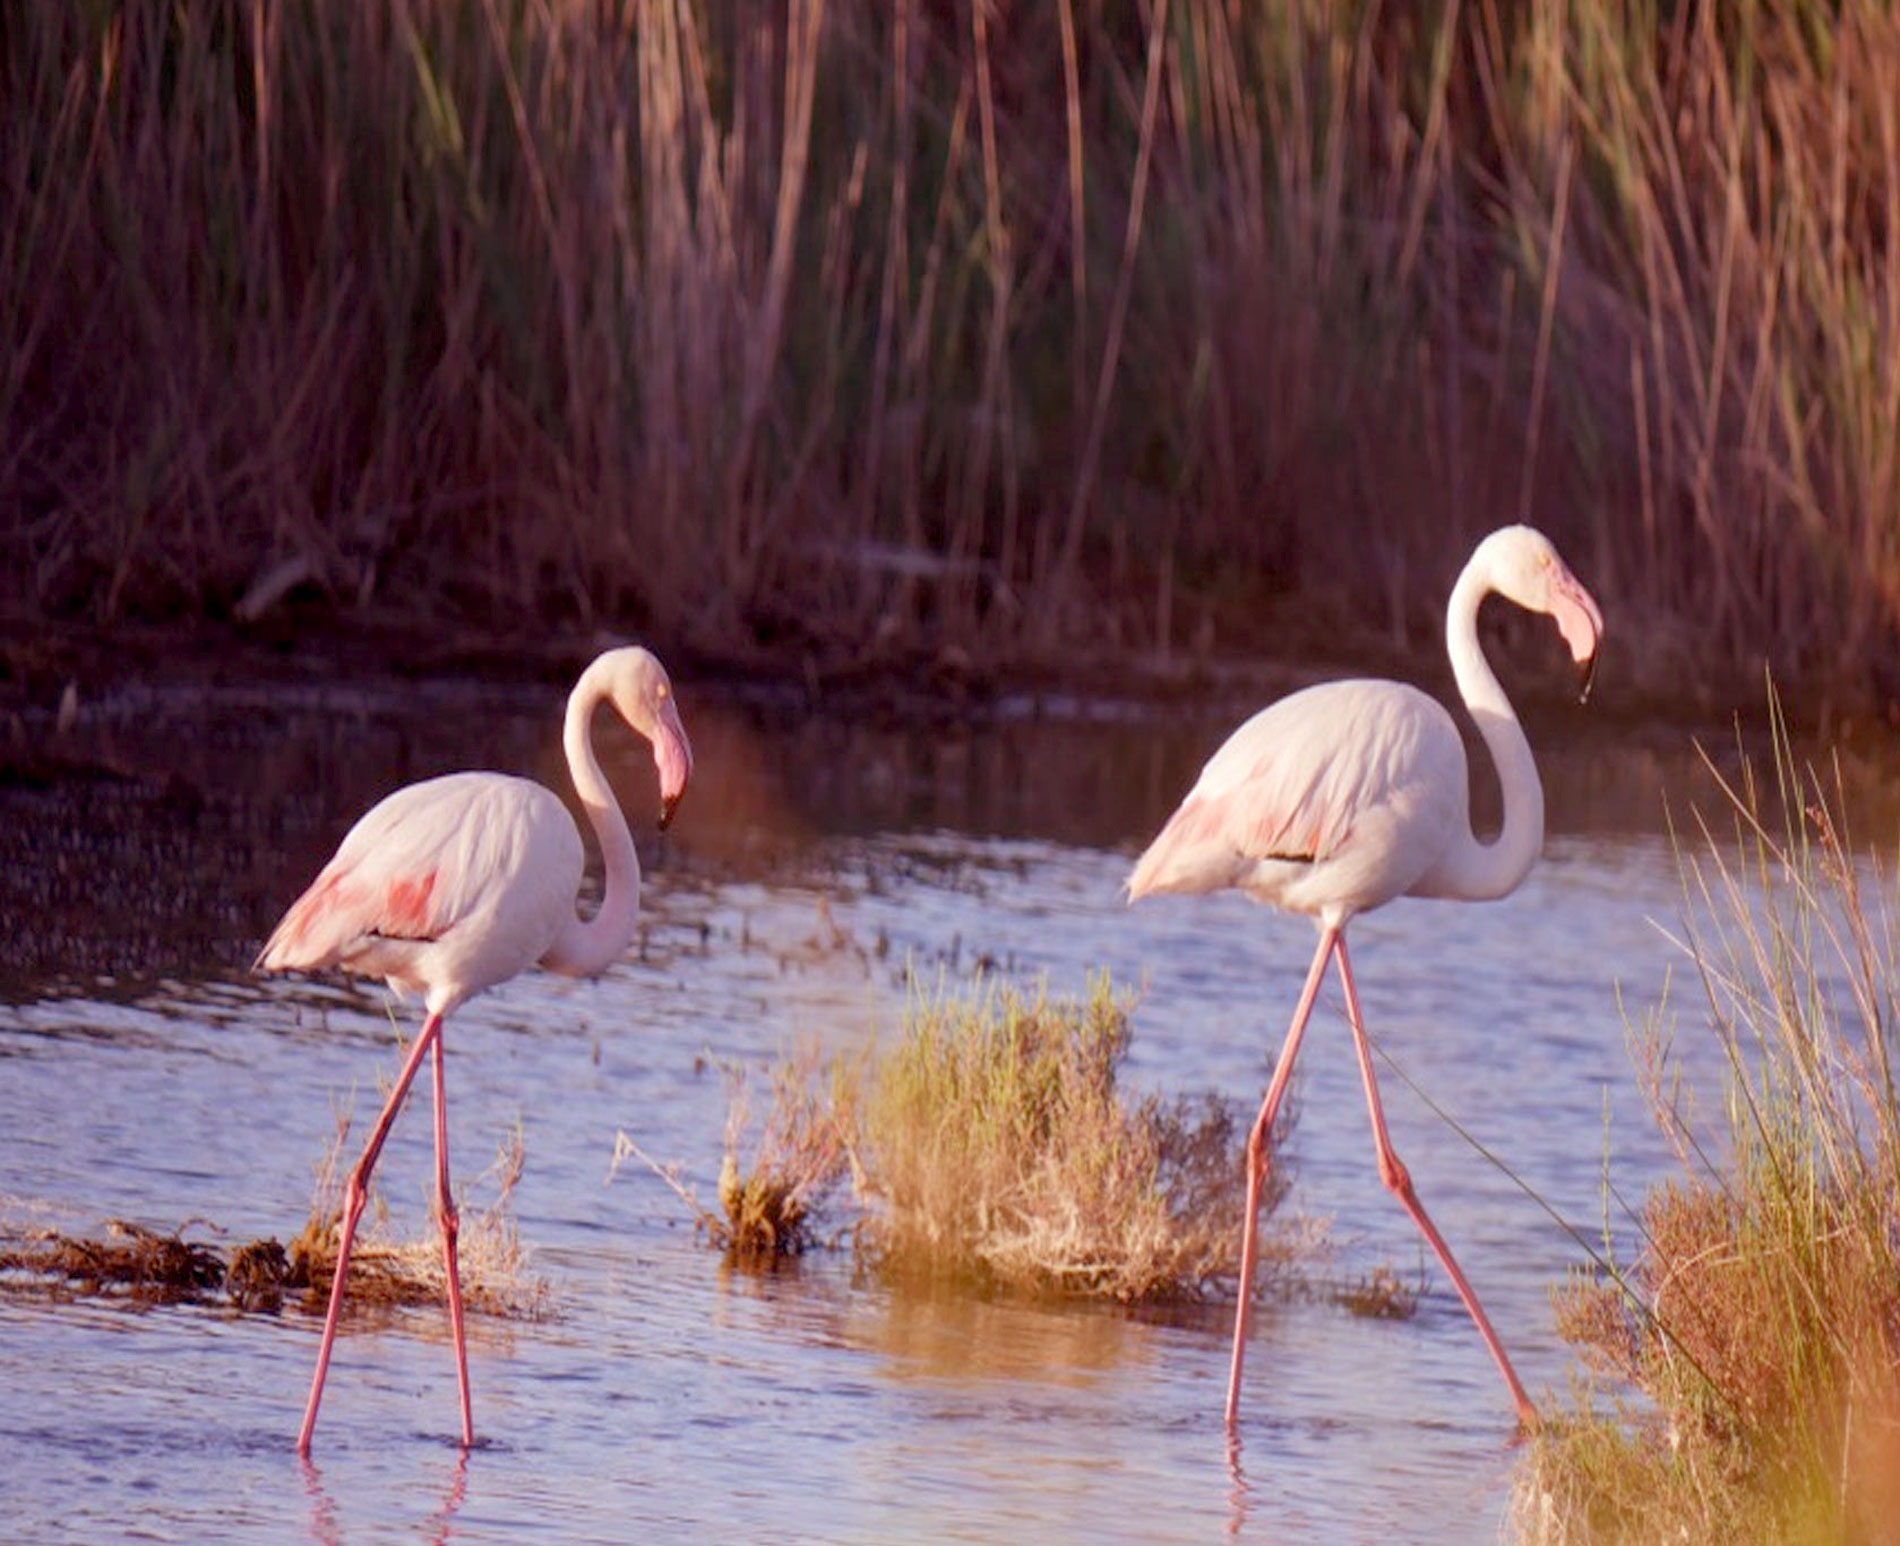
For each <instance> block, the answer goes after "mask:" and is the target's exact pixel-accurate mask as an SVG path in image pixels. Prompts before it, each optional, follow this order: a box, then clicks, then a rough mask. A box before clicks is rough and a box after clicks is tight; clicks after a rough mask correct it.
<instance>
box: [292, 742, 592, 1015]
mask: <svg viewBox="0 0 1900 1546" xmlns="http://www.w3.org/2000/svg"><path fill="white" fill-rule="evenodd" d="M582 857H583V856H582V849H581V842H580V835H579V833H578V832H577V831H576V830H575V827H574V823H573V820H572V818H571V817H569V816H568V814H567V812H566V809H565V808H564V807H563V806H562V805H561V803H560V801H559V800H557V799H556V798H555V797H554V795H553V794H552V793H550V792H549V791H548V790H546V789H544V788H542V787H541V786H540V785H539V784H536V783H533V782H532V781H530V780H527V779H520V778H511V777H507V776H504V775H501V774H495V773H456V774H450V775H449V776H447V777H444V778H436V779H429V780H427V781H425V782H423V783H419V784H411V785H409V786H407V787H406V788H403V789H399V790H397V791H396V792H395V793H394V794H391V795H390V796H388V798H386V799H384V800H382V801H381V802H380V803H378V804H377V805H375V806H374V807H372V808H371V809H370V810H369V811H368V812H367V813H365V814H364V816H363V817H362V819H361V820H359V821H358V822H357V823H356V825H355V826H354V827H352V828H351V829H350V831H349V833H348V834H347V835H346V836H345V837H344V839H343V842H342V844H341V845H340V846H339V847H338V849H337V852H336V856H335V857H334V858H333V859H331V861H330V862H329V863H328V864H327V865H325V866H324V868H323V870H322V872H321V873H320V874H318V876H317V878H316V879H315V880H314V881H313V882H312V883H311V885H310V888H309V889H308V890H307V891H305V892H304V894H303V895H302V896H301V897H299V898H298V899H297V901H296V902H295V903H293V904H292V905H291V907H290V910H289V911H288V912H286V913H285V914H284V917H283V921H282V922H280V923H279V924H278V925H277V927H276V929H275V930H274V931H273V932H272V934H271V936H270V938H269V939H268V940H267V941H265V944H264V948H263V950H262V951H261V952H260V953H259V955H258V958H257V965H258V967H259V968H260V969H261V970H265V971H283V970H301V971H309V970H315V969H318V968H322V967H329V966H340V967H342V968H343V969H345V970H346V971H354V972H359V973H362V974H364V975H370V976H386V977H388V978H389V979H390V980H391V981H392V983H394V984H396V985H397V986H398V987H406V986H420V985H421V984H420V982H419V981H415V980H412V979H413V978H414V974H413V972H412V971H410V970H408V969H407V968H408V966H409V964H410V963H412V962H413V961H414V960H415V958H416V957H417V955H418V953H419V952H420V951H421V950H423V949H425V948H429V947H438V946H441V947H457V946H459V947H462V948H461V953H464V954H465V953H467V951H468V950H469V949H470V948H473V947H479V948H480V951H481V952H482V953H492V952H494V951H495V950H496V949H499V950H500V952H501V953H502V955H503V956H505V957H506V959H507V960H509V961H511V962H512V964H511V965H509V966H508V967H507V970H506V971H502V972H500V973H499V975H495V974H493V973H489V972H483V973H481V975H483V976H486V977H488V980H489V982H493V981H498V980H500V977H501V976H506V975H512V973H513V972H515V971H519V970H520V969H521V968H522V967H523V966H526V965H528V964H531V963H532V962H533V961H534V960H535V959H536V958H537V957H538V956H539V955H540V954H541V952H542V951H543V950H545V949H546V948H547V944H548V942H549V940H551V939H552V938H553V932H554V930H555V929H556V928H558V926H559V923H560V921H561V920H562V918H563V917H564V916H565V914H566V913H569V912H571V911H572V908H573V904H574V896H575V892H576V890H577V889H578V886H579V882H580V875H581V864H582ZM543 934H545V935H546V938H542V937H541V936H542V935H543ZM516 957H519V959H515V958H516ZM486 985H488V984H487V983H471V984H469V986H470V988H471V990H472V989H473V988H477V987H480V986H486Z"/></svg>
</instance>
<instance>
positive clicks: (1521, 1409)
mask: <svg viewBox="0 0 1900 1546" xmlns="http://www.w3.org/2000/svg"><path fill="white" fill-rule="evenodd" d="M1334 948H1335V949H1336V950H1337V951H1338V952H1339V980H1340V983H1341V985H1342V986H1343V987H1344V989H1345V993H1346V1019H1347V1021H1348V1023H1349V1024H1350V1025H1351V1026H1352V1043H1353V1048H1354V1050H1355V1051H1356V1052H1357V1053H1358V1055H1359V1074H1360V1077H1361V1078H1363V1079H1364V1080H1365V1085H1366V1108H1367V1110H1368V1111H1369V1112H1370V1114H1371V1117H1372V1139H1373V1142H1374V1144H1375V1145H1376V1146H1377V1148H1378V1151H1379V1179H1380V1180H1381V1181H1382V1182H1384V1183H1385V1188H1386V1190H1387V1191H1389V1192H1390V1193H1391V1194H1392V1195H1393V1196H1394V1197H1396V1198H1398V1200H1399V1203H1400V1205H1401V1206H1402V1207H1403V1208H1404V1209H1405V1211H1406V1212H1407V1213H1409V1214H1411V1216H1412V1222H1413V1223H1414V1224H1416V1225H1418V1227H1419V1232H1420V1233H1421V1234H1423V1235H1424V1236H1425V1238H1426V1240H1427V1241H1429V1242H1430V1244H1431V1248H1432V1250H1433V1251H1434V1252H1436V1253H1437V1256H1438V1260H1439V1261H1440V1262H1441V1263H1442V1264H1443V1266H1444V1268H1445V1271H1446V1273H1447V1274H1448V1275H1449V1276H1450V1278H1451V1283H1452V1287H1453V1288H1455V1289H1457V1290H1458V1297H1459V1298H1460V1299H1462V1300H1463V1301H1464V1305H1465V1309H1466V1311H1468V1312H1469V1314H1470V1316H1471V1319H1472V1321H1473V1322H1474V1323H1475V1324H1476V1325H1477V1328H1478V1335H1479V1336H1481V1337H1483V1338H1484V1345H1485V1346H1486V1347H1488V1348H1489V1349H1490V1350H1491V1356H1492V1357H1493V1358H1494V1359H1496V1360H1497V1365H1498V1369H1499V1371H1500V1372H1501V1373H1502V1374H1503V1375H1504V1383H1505V1384H1506V1385H1508V1386H1510V1387H1511V1400H1512V1401H1513V1402H1514V1403H1515V1404H1516V1406H1517V1418H1518V1421H1519V1422H1520V1423H1522V1424H1523V1425H1524V1427H1526V1428H1535V1427H1536V1426H1537V1423H1538V1418H1537V1408H1536V1407H1535V1406H1533V1405H1532V1404H1531V1398H1530V1397H1529V1396H1528V1395H1526V1394H1525V1392H1524V1386H1523V1385H1522V1384H1521V1383H1520V1382H1519V1380H1518V1377H1517V1371H1516V1370H1515V1369H1513V1368H1512V1367H1511V1360H1510V1359H1509V1358H1508V1357H1506V1356H1505V1352H1504V1344H1503V1343H1502V1342H1500V1341H1499V1340H1498V1334H1497V1333H1496V1332H1495V1331H1493V1330H1492V1329H1491V1322H1490V1320H1489V1319H1487V1318H1486V1316H1485V1313H1484V1307H1483V1306H1482V1305H1481V1304H1479V1303H1478V1296H1477V1294H1475V1293H1474V1292H1472V1288H1471V1285H1470V1283H1468V1282H1466V1281H1465V1275H1464V1273H1463V1272H1462V1271H1460V1270H1459V1267H1458V1263H1457V1262H1456V1261H1455V1260H1454V1259H1453V1258H1452V1254H1451V1247H1450V1246H1448V1245H1446V1244H1445V1240H1444V1237H1443V1236H1442V1235H1440V1234H1439V1233H1438V1230H1437V1228H1436V1227H1435V1226H1434V1225H1433V1223H1432V1221H1431V1218H1430V1217H1429V1216H1428V1215H1427V1214H1426V1212H1425V1205H1424V1204H1423V1203H1421V1202H1420V1201H1419V1200H1418V1193H1417V1192H1416V1191H1414V1190H1413V1187H1412V1177H1411V1173H1410V1172H1409V1171H1407V1170H1406V1168H1405V1166H1404V1164H1403V1163H1402V1162H1401V1161H1400V1159H1399V1157H1398V1155H1397V1154H1396V1153H1395V1152H1393V1148H1392V1137H1391V1135H1390V1134H1389V1133H1388V1132H1387V1131H1386V1126H1385V1109H1384V1107H1383V1106H1382V1105H1381V1104H1380V1102H1379V1084H1378V1081H1377V1080H1376V1079H1375V1078H1374V1077H1373V1073H1372V1046H1371V1043H1370V1042H1368V1041H1367V1040H1366V1027H1365V1020H1364V1017H1363V1016H1362V1015H1361V1014H1360V1012H1359V990H1358V989H1357V988H1356V987H1355V986H1354V985H1353V980H1352V967H1351V965H1350V964H1349V963H1348V961H1347V959H1346V941H1345V938H1344V936H1343V935H1342V936H1341V937H1340V939H1339V940H1338V942H1337V944H1336V945H1335V946H1334Z"/></svg>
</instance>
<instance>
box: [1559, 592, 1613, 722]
mask: <svg viewBox="0 0 1900 1546" xmlns="http://www.w3.org/2000/svg"><path fill="white" fill-rule="evenodd" d="M1558 567H1559V570H1560V571H1561V572H1560V573H1558V574H1557V575H1556V576H1554V577H1553V579H1552V581H1551V588H1550V615H1551V616H1552V617H1554V618H1555V619H1556V620H1557V628H1558V630H1559V631H1560V632H1561V633H1562V634H1563V636H1564V643H1566V644H1568V645H1569V646H1570V658H1571V659H1572V660H1574V661H1576V663H1577V665H1578V666H1579V667H1580V668H1581V670H1582V673H1583V682H1582V687H1581V692H1580V696H1579V698H1578V701H1579V702H1580V703H1588V702H1589V701H1590V688H1591V687H1592V685H1593V684H1594V683H1595V682H1596V679H1597V654H1598V649H1599V646H1600V645H1601V643H1602V640H1603V613H1602V612H1601V611H1599V610H1598V608H1597V604H1596V602H1595V600H1594V599H1592V597H1591V595H1590V593H1589V592H1588V591H1587V590H1585V589H1584V588H1583V586H1582V585H1581V584H1579V583H1578V581H1577V577H1576V576H1575V575H1573V574H1571V573H1570V572H1569V571H1568V570H1564V569H1562V566H1561V565H1559V566H1558Z"/></svg>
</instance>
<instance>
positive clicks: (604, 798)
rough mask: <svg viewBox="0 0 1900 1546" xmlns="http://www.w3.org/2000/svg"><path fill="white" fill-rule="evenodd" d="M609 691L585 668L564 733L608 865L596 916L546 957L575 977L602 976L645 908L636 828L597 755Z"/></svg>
mask: <svg viewBox="0 0 1900 1546" xmlns="http://www.w3.org/2000/svg"><path fill="white" fill-rule="evenodd" d="M604 696H605V693H604V692H603V690H602V687H601V685H600V683H599V682H598V681H596V680H595V679H594V675H593V672H592V671H591V670H589V671H586V672H584V673H582V675H581V679H580V681H579V682H577V683H576V684H575V686H574V691H573V692H572V693H571V694H570V695H569V696H568V700H567V724H566V727H565V729H564V730H563V732H562V735H561V741H562V744H563V746H565V748H566V750H567V766H568V771H569V773H571V774H572V775H573V779H574V789H575V792H576V793H577V794H579V796H580V799H581V806H582V808H583V809H585V810H586V812H587V819H588V820H589V821H590V822H591V823H592V824H593V828H594V836H595V837H596V838H597V839H598V840H599V842H600V856H601V859H602V861H603V863H604V865H605V869H606V888H605V890H604V892H603V893H602V895H601V899H600V906H599V908H598V909H597V910H596V911H595V913H594V916H593V917H591V918H588V919H586V920H583V919H581V918H580V917H579V916H578V915H576V916H574V917H571V918H569V919H568V920H567V922H566V923H565V924H564V925H562V928H561V932H560V933H559V934H558V935H556V936H555V940H554V944H553V945H552V946H551V947H549V950H548V953H547V954H546V955H545V956H543V957H542V958H541V964H542V965H543V966H544V967H546V968H547V969H548V970H549V971H553V972H561V973H564V974H565V975H567V976H570V977H594V976H598V975H599V974H600V973H601V972H604V971H605V970H606V969H607V968H608V967H609V966H611V965H613V963H614V962H615V961H617V960H619V959H620V957H621V955H622V954H624V953H625V951H626V948H627V944H628V942H629V941H630V940H631V939H632V938H633V920H634V918H635V917H636V916H637V915H638V913H639V911H640V858H639V855H637V854H636V853H635V852H634V849H633V834H632V833H630V832H629V831H628V830H627V818H626V817H625V816H624V815H622V814H621V810H620V802H619V801H618V800H616V799H615V798H614V792H613V789H612V787H611V786H610V785H609V784H608V782H607V777H606V775H605V774H604V773H602V772H601V771H600V762H599V759H598V758H596V757H595V756H594V734H593V723H594V710H595V709H596V708H597V707H599V705H600V701H601V699H602V698H603V697H604Z"/></svg>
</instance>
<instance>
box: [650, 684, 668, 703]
mask: <svg viewBox="0 0 1900 1546" xmlns="http://www.w3.org/2000/svg"><path fill="white" fill-rule="evenodd" d="M671 695H672V689H671V688H670V687H668V686H667V685H666V683H664V682H662V683H660V685H659V686H658V687H656V688H654V689H653V696H654V697H656V698H658V699H659V700H660V702H662V703H664V702H666V700H667V699H668V698H669V697H670V696H671Z"/></svg>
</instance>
